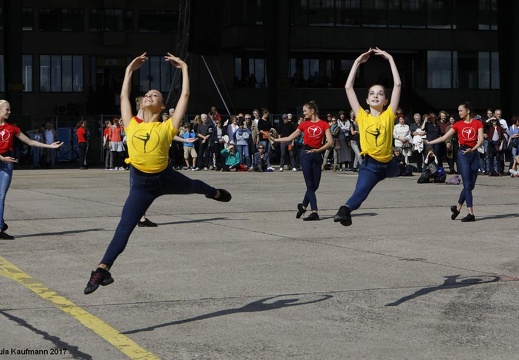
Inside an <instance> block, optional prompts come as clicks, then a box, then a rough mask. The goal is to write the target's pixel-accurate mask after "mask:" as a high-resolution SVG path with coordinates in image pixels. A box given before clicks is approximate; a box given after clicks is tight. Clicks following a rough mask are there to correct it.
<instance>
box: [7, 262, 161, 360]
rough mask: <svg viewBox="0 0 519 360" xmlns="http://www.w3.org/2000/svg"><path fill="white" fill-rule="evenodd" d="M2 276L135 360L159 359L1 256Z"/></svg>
mask: <svg viewBox="0 0 519 360" xmlns="http://www.w3.org/2000/svg"><path fill="white" fill-rule="evenodd" d="M0 276H4V277H6V278H9V279H11V280H14V281H16V282H18V283H20V284H22V285H23V286H25V287H26V288H28V289H29V290H32V291H33V292H35V293H36V294H38V295H39V296H41V297H42V298H43V299H45V300H47V301H49V302H51V303H52V304H54V305H55V306H56V307H58V308H59V309H60V310H62V311H64V312H65V313H67V314H69V315H71V316H73V317H74V318H75V319H76V320H78V321H79V322H80V323H81V324H83V325H84V326H86V327H87V328H89V329H90V330H92V331H93V332H95V333H96V334H97V335H99V336H100V337H102V338H103V339H104V340H106V341H108V342H109V343H110V344H112V345H113V346H114V347H115V348H117V349H118V350H119V351H121V352H122V353H124V354H125V355H127V356H128V357H129V358H130V359H135V360H137V359H138V360H152V359H153V360H155V359H159V357H157V356H156V355H155V354H153V353H151V352H149V351H148V350H146V349H144V348H143V347H141V346H139V345H138V344H137V343H136V342H134V341H133V340H131V339H130V338H128V337H127V336H124V335H122V334H121V333H120V332H119V331H117V330H116V329H114V328H113V327H111V326H110V325H108V324H107V323H106V322H104V321H103V320H101V319H99V318H98V317H96V316H94V315H92V314H90V313H89V312H88V311H86V310H84V309H82V308H81V307H79V306H78V305H76V304H74V303H73V302H72V301H70V300H68V299H67V298H65V297H63V296H61V295H59V294H57V293H56V292H55V291H53V290H51V289H49V288H48V287H46V286H45V285H43V284H41V283H39V282H37V281H36V280H34V279H33V278H32V277H31V276H30V275H28V274H27V273H25V272H24V271H22V270H21V269H20V268H18V267H17V266H15V265H14V264H12V263H10V262H9V261H7V260H6V259H4V258H3V257H1V256H0Z"/></svg>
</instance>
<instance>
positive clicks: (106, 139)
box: [103, 120, 114, 170]
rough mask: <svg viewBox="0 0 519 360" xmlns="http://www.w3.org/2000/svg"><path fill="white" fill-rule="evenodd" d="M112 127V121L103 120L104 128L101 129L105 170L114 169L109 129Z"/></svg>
mask: <svg viewBox="0 0 519 360" xmlns="http://www.w3.org/2000/svg"><path fill="white" fill-rule="evenodd" d="M111 128H112V122H111V121H110V120H106V121H105V128H104V130H103V149H104V151H105V170H113V169H114V158H113V156H112V151H111V149H110V129H111Z"/></svg>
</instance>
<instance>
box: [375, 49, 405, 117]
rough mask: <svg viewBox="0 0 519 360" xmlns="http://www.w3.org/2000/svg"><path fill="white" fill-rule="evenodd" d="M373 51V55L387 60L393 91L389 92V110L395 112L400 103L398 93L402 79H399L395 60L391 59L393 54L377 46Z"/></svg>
mask: <svg viewBox="0 0 519 360" xmlns="http://www.w3.org/2000/svg"><path fill="white" fill-rule="evenodd" d="M373 52H374V53H375V55H378V56H382V57H383V58H384V59H386V60H387V61H389V66H390V67H391V73H392V74H393V92H392V93H391V102H390V103H389V106H390V107H391V110H393V112H395V111H396V109H397V108H398V104H399V103H400V93H401V90H402V81H401V80H400V74H399V73H398V69H397V67H396V64H395V60H393V56H391V55H390V54H389V53H387V52H386V51H383V50H380V49H379V48H375V49H374V50H373Z"/></svg>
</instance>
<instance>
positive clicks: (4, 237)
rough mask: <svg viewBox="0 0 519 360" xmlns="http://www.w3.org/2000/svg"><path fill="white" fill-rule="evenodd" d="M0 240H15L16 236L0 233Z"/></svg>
mask: <svg viewBox="0 0 519 360" xmlns="http://www.w3.org/2000/svg"><path fill="white" fill-rule="evenodd" d="M0 240H14V236H12V235H9V234H8V233H6V232H5V231H3V230H2V231H0Z"/></svg>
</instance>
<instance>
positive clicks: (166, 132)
mask: <svg viewBox="0 0 519 360" xmlns="http://www.w3.org/2000/svg"><path fill="white" fill-rule="evenodd" d="M125 131H126V139H127V140H126V146H127V147H128V155H129V159H127V161H126V162H127V163H130V164H132V165H133V166H134V167H135V168H136V169H137V170H140V171H142V172H145V173H150V174H154V173H159V172H161V171H163V170H164V169H165V168H166V167H167V166H168V153H169V147H170V145H171V142H172V141H173V138H174V137H175V135H176V134H177V132H178V130H177V129H175V128H174V127H173V124H172V123H171V119H168V120H167V121H165V122H149V123H145V122H138V121H137V120H135V117H133V118H132V119H131V120H130V125H129V126H128V128H126V129H125Z"/></svg>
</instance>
